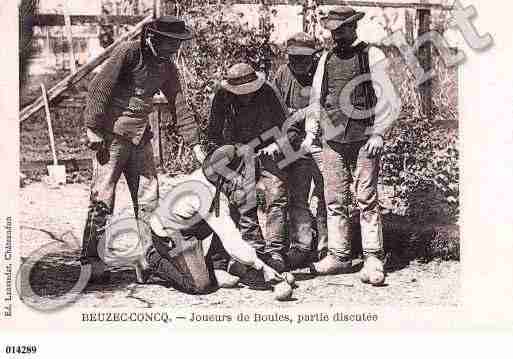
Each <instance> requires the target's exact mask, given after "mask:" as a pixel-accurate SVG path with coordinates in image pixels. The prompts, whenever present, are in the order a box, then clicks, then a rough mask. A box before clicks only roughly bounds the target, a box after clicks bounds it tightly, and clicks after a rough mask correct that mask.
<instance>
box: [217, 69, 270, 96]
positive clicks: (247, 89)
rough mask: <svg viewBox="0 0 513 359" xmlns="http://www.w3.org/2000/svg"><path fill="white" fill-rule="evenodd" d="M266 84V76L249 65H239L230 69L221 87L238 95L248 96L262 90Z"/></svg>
mask: <svg viewBox="0 0 513 359" xmlns="http://www.w3.org/2000/svg"><path fill="white" fill-rule="evenodd" d="M264 83H265V77H264V75H262V74H260V73H257V72H256V71H255V70H254V69H253V68H252V67H251V66H250V65H248V64H245V63H238V64H236V65H233V66H232V67H230V69H229V70H228V73H227V74H226V76H225V80H223V81H222V82H221V86H222V87H223V88H225V89H226V90H228V91H230V92H232V93H234V94H236V95H247V94H250V93H253V92H256V91H258V90H260V88H261V87H262V85H263V84H264Z"/></svg>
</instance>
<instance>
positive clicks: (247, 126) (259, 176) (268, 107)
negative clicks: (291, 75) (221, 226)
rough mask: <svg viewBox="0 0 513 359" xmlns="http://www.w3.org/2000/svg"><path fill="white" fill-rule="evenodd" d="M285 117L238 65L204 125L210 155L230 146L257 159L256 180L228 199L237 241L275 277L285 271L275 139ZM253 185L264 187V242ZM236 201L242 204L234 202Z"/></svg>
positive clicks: (283, 200)
mask: <svg viewBox="0 0 513 359" xmlns="http://www.w3.org/2000/svg"><path fill="white" fill-rule="evenodd" d="M286 117H287V109H286V108H285V106H284V105H283V103H282V102H281V99H280V96H279V95H278V93H277V91H276V89H275V88H274V87H273V86H272V85H271V84H270V83H268V82H267V81H266V80H265V78H264V77H263V75H260V74H257V73H256V72H255V71H254V70H253V68H251V66H249V65H248V64H244V63H240V64H236V65H234V66H233V67H231V68H230V69H229V70H228V73H227V76H226V80H225V81H223V83H222V84H221V87H220V89H219V90H218V91H217V92H216V94H215V96H214V99H213V101H212V108H211V114H210V122H209V126H208V140H209V143H210V146H211V150H212V149H214V148H218V147H220V146H222V145H227V144H235V145H237V146H238V147H239V148H242V147H241V146H242V145H247V146H249V148H250V149H251V150H250V151H249V152H248V153H246V155H247V156H246V158H251V156H253V157H254V156H255V154H261V156H258V159H259V161H258V162H259V163H260V166H259V168H257V169H256V172H255V176H254V177H253V178H247V179H246V180H247V181H248V183H246V184H245V185H243V187H244V188H246V191H245V193H239V195H236V196H235V198H231V200H232V201H235V203H237V205H236V207H237V208H238V211H239V213H240V219H239V221H238V226H239V229H240V230H241V232H242V237H243V238H244V240H246V241H248V242H249V243H251V245H252V246H253V247H254V248H255V249H256V251H257V254H258V255H259V256H260V257H263V258H264V261H266V263H268V264H269V265H270V266H271V267H273V268H274V269H276V270H277V271H278V272H283V271H285V270H286V264H285V261H284V258H283V254H284V253H283V252H284V251H285V250H286V248H287V244H286V235H285V228H286V224H285V223H286V206H287V184H286V174H285V172H284V171H283V170H281V169H280V168H279V167H278V165H277V160H276V157H277V155H278V154H279V152H280V148H279V146H278V144H277V143H276V140H277V139H278V138H277V137H280V133H281V127H282V125H283V123H284V122H285V120H286ZM272 129H274V130H275V131H274V134H277V135H276V136H275V135H273V131H272ZM276 131H278V132H276ZM248 156H249V157H248ZM251 165H252V166H254V164H251ZM256 182H259V183H258V186H262V187H263V188H264V194H265V203H266V217H267V224H266V238H265V240H264V238H263V236H262V232H261V228H260V226H259V223H258V218H257V208H256V187H257V185H256ZM241 201H242V202H244V204H243V205H242V204H240V203H239V202H241Z"/></svg>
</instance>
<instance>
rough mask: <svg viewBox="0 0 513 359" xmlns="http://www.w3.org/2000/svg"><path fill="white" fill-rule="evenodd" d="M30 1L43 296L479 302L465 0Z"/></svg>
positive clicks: (30, 288)
mask: <svg viewBox="0 0 513 359" xmlns="http://www.w3.org/2000/svg"><path fill="white" fill-rule="evenodd" d="M18 10H19V21H20V27H19V29H20V32H19V71H20V73H19V121H20V123H19V186H20V188H19V192H18V197H19V214H18V219H17V220H18V222H19V233H18V235H19V239H18V241H19V243H18V246H19V247H18V248H19V251H20V253H19V255H20V256H21V266H20V268H19V271H18V270H17V268H13V269H12V274H11V280H10V282H11V287H12V295H13V296H19V298H20V300H21V301H22V302H23V304H24V305H26V306H28V307H30V308H31V309H34V310H36V311H41V312H51V311H56V310H59V309H63V308H68V307H74V308H79V310H80V311H82V312H83V313H85V314H82V316H81V320H82V321H109V319H108V318H107V317H108V314H109V313H107V312H108V311H109V309H116V310H125V309H126V310H129V309H130V310H134V309H148V308H151V309H152V310H153V309H157V310H166V309H172V310H181V311H182V312H184V313H189V315H188V316H187V318H186V320H188V321H191V322H194V321H196V322H197V321H200V322H202V321H231V320H236V318H233V316H232V315H231V314H224V315H223V314H219V315H215V316H212V315H210V314H204V312H203V311H204V310H235V309H237V310H238V309H240V308H248V309H250V310H252V311H253V310H260V309H262V310H263V309H265V310H275V309H276V310H282V309H283V310H288V309H291V310H298V309H300V308H305V307H310V308H317V309H318V310H319V311H321V310H328V311H329V310H339V312H337V313H336V315H335V316H331V315H330V318H329V320H333V321H370V322H372V321H375V320H377V314H375V313H374V314H373V313H370V312H369V313H360V312H358V314H353V313H352V308H357V307H361V306H365V307H366V308H376V311H379V310H380V308H385V307H386V308H390V307H394V308H396V307H397V308H415V309H419V308H435V309H436V308H449V309H457V308H458V307H459V306H460V305H461V296H462V295H461V272H462V265H461V262H460V259H461V258H460V241H461V236H460V225H461V223H460V215H461V211H460V178H461V176H460V151H461V146H460V136H459V123H460V122H459V118H460V108H459V91H460V74H461V72H460V68H459V65H460V64H461V63H462V62H463V60H464V59H465V54H464V51H467V48H469V47H470V48H472V49H479V50H484V49H486V48H487V47H488V46H490V44H491V39H489V38H487V37H485V36H481V37H479V36H478V35H477V34H476V33H471V34H468V33H465V32H469V31H475V28H473V27H470V26H464V25H468V24H469V23H470V22H471V20H470V19H469V16H468V12H466V11H465V9H464V5H462V4H460V3H459V2H458V1H456V2H454V3H453V2H452V1H451V2H449V1H444V0H432V1H420V0H419V1H417V2H415V1H400V0H387V1H332V0H304V1H301V0H295V1H292V0H291V1H288V0H261V1H258V0H231V1H228V0H209V1H199V0H181V1H179V0H176V1H175V0H159V1H154V0H87V1H86V0H80V1H79V0H74V1H64V0H20V1H19V4H18ZM465 22H466V24H465ZM476 39H477V40H476ZM15 276H16V278H15ZM342 309H343V310H342ZM340 310H342V311H340ZM97 311H102V312H103V313H97ZM105 311H107V312H105ZM265 313H266V314H262V315H260V316H259V317H257V315H255V316H254V317H253V318H252V319H251V320H252V321H254V322H273V321H291V322H292V321H294V322H298V321H305V322H308V321H317V322H322V321H323V320H324V319H323V316H322V315H320V314H319V313H317V316H313V317H309V316H307V315H305V316H300V317H294V319H293V318H292V317H291V316H289V314H287V313H285V312H283V313H280V312H277V313H275V314H272V315H271V314H268V312H265ZM335 317H336V318H335ZM326 320H328V319H326Z"/></svg>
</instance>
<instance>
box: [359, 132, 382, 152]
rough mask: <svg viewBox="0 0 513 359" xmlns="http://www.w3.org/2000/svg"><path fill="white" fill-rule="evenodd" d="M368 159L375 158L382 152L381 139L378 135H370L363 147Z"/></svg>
mask: <svg viewBox="0 0 513 359" xmlns="http://www.w3.org/2000/svg"><path fill="white" fill-rule="evenodd" d="M363 148H364V150H365V151H367V153H368V154H369V156H370V157H376V156H379V155H380V154H381V152H382V151H383V137H382V136H380V135H372V136H371V137H370V138H369V139H368V140H367V143H366V144H365V146H364V147H363Z"/></svg>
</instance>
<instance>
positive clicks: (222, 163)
mask: <svg viewBox="0 0 513 359" xmlns="http://www.w3.org/2000/svg"><path fill="white" fill-rule="evenodd" d="M243 164H244V162H243V160H242V156H241V155H240V154H238V153H237V147H235V146H234V145H224V146H221V147H219V148H218V149H216V150H215V151H213V152H212V153H210V154H209V155H208V156H207V157H206V158H205V160H204V161H203V164H202V170H203V174H204V175H205V177H206V178H207V180H208V181H209V182H211V183H214V184H217V183H218V181H219V179H221V178H224V179H225V180H229V179H230V177H231V176H233V174H234V173H239V172H240V171H241V169H242V166H243Z"/></svg>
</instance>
